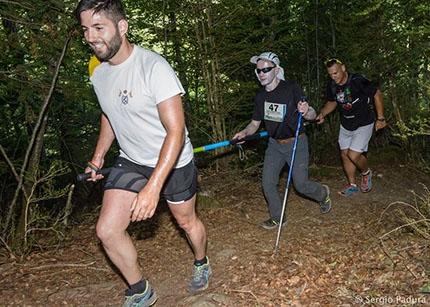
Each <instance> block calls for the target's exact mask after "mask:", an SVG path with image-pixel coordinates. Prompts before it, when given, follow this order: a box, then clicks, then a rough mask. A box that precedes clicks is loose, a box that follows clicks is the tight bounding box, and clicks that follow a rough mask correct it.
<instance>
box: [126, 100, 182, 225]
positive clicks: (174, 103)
mask: <svg viewBox="0 0 430 307" xmlns="http://www.w3.org/2000/svg"><path fill="white" fill-rule="evenodd" d="M157 108H158V113H159V114H160V119H161V122H162V124H163V126H164V128H165V129H166V131H167V135H166V138H165V139H164V143H163V146H162V147H161V151H160V156H159V159H158V162H157V165H156V166H155V169H154V172H153V173H152V175H151V178H150V179H149V181H148V183H147V184H146V186H145V187H144V188H143V189H142V190H141V191H140V192H139V193H138V194H137V196H136V198H135V200H134V201H133V204H132V206H131V211H133V215H132V221H133V222H134V221H140V220H145V219H148V218H151V217H152V216H153V215H154V212H155V209H156V208H157V205H158V201H159V199H160V192H161V189H162V187H163V185H164V182H165V181H166V179H167V177H168V176H169V174H170V171H171V170H172V168H173V166H174V165H175V164H176V161H177V159H178V157H179V153H180V152H181V150H182V147H183V146H184V141H185V120H184V112H183V110H182V100H181V96H180V95H176V96H173V97H171V98H169V99H166V100H164V101H162V102H160V103H159V104H158V105H157Z"/></svg>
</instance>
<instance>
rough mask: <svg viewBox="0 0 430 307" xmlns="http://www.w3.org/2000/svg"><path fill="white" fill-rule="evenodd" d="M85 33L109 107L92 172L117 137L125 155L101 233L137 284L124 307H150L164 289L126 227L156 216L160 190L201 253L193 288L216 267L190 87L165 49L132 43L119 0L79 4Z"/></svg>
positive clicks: (95, 79)
mask: <svg viewBox="0 0 430 307" xmlns="http://www.w3.org/2000/svg"><path fill="white" fill-rule="evenodd" d="M75 15H76V17H77V18H78V20H79V21H80V23H81V26H82V29H83V32H84V37H85V39H86V41H87V42H88V44H89V45H90V46H91V48H92V49H93V50H94V52H95V55H96V57H97V59H98V60H100V61H101V64H99V65H98V66H96V67H95V68H94V69H93V70H92V71H91V72H90V74H91V81H92V83H93V86H94V89H95V92H96V94H97V97H98V100H99V103H100V106H101V108H102V110H103V114H102V118H101V127H100V134H99V138H98V142H97V146H96V149H95V152H94V155H93V157H92V159H91V161H90V162H88V167H87V168H86V172H91V179H90V180H93V181H95V180H98V179H101V178H102V176H101V175H98V174H96V171H97V170H98V169H99V168H101V167H103V164H104V156H105V154H106V152H107V151H108V149H109V147H110V146H111V144H112V142H113V141H114V139H116V140H117V141H118V144H119V146H120V149H121V150H120V156H119V158H118V160H117V162H116V164H115V166H114V167H113V169H112V171H111V173H110V175H109V178H108V179H107V182H106V187H105V193H104V198H103V205H102V209H101V212H100V217H99V220H98V223H97V236H98V237H99V238H100V239H101V241H102V243H103V246H104V248H105V250H106V252H107V254H108V256H109V258H110V259H111V260H112V262H113V263H114V264H115V265H116V266H117V267H118V268H119V270H120V271H121V273H122V274H123V276H124V277H125V279H126V280H127V282H128V284H129V286H130V288H129V289H128V290H127V291H126V302H125V304H124V306H134V305H137V304H138V305H139V306H151V305H153V304H154V303H155V301H156V300H157V295H156V294H155V292H154V290H153V289H152V287H151V285H150V284H149V283H148V281H147V280H146V279H145V278H144V277H143V273H142V269H141V268H140V266H139V264H138V257H137V251H136V249H135V247H134V244H133V243H132V241H131V239H130V236H129V235H128V233H127V232H126V229H127V227H128V225H129V224H130V222H131V221H132V222H135V221H142V220H146V219H149V218H151V217H152V216H153V215H154V212H155V210H156V208H157V205H158V202H159V198H160V194H163V196H164V197H165V198H166V200H167V202H168V206H169V208H170V210H171V212H172V214H173V216H174V217H175V218H176V220H177V222H178V225H179V226H180V227H181V228H182V229H183V230H184V231H185V232H186V234H187V237H188V239H189V241H190V243H191V245H192V247H193V251H194V257H195V261H194V276H193V279H192V281H191V283H190V284H189V286H188V290H189V291H201V290H204V289H206V288H207V286H208V278H209V275H210V273H211V269H210V266H209V261H208V259H207V257H206V232H205V227H204V225H203V223H202V222H201V220H200V219H199V218H198V217H197V215H196V212H195V200H196V185H197V169H196V167H195V165H194V159H193V148H192V145H191V142H190V140H189V138H188V132H187V130H186V127H185V123H184V114H183V110H182V101H181V95H182V94H184V89H183V87H182V85H181V83H180V81H179V80H178V78H177V77H176V75H175V73H174V71H173V69H172V68H171V67H170V65H169V64H168V63H167V62H166V61H165V60H164V59H163V58H162V57H161V56H160V55H158V54H156V53H154V52H151V51H149V50H146V49H143V48H141V47H138V46H135V45H132V44H131V43H130V42H129V41H128V40H127V38H126V33H127V30H128V23H127V21H126V19H125V11H124V8H123V5H122V3H121V1H120V0H81V1H80V3H79V4H78V7H77V9H76V10H75Z"/></svg>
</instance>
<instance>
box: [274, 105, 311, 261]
mask: <svg viewBox="0 0 430 307" xmlns="http://www.w3.org/2000/svg"><path fill="white" fill-rule="evenodd" d="M302 101H306V97H302ZM301 122H302V113H299V122H298V123H297V129H296V138H295V139H294V146H293V154H292V155H291V162H290V170H289V171H288V179H287V188H286V190H285V194H284V203H283V204H282V212H281V219H280V221H279V229H278V236H277V238H276V244H275V250H274V251H273V254H276V251H277V250H278V244H279V238H280V237H281V228H282V221H283V219H284V212H285V205H286V203H287V196H288V187H289V186H290V180H291V173H292V172H293V164H294V157H295V156H296V148H297V140H298V139H299V130H300V124H301Z"/></svg>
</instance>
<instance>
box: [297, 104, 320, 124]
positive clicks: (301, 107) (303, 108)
mask: <svg viewBox="0 0 430 307" xmlns="http://www.w3.org/2000/svg"><path fill="white" fill-rule="evenodd" d="M297 111H299V112H300V113H302V114H303V118H304V119H306V120H314V119H315V117H316V116H317V113H316V112H315V109H314V108H312V107H311V106H310V105H309V103H308V102H307V101H299V102H298V104H297Z"/></svg>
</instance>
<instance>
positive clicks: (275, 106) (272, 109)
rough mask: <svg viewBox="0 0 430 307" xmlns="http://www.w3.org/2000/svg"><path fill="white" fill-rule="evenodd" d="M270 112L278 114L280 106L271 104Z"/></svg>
mask: <svg viewBox="0 0 430 307" xmlns="http://www.w3.org/2000/svg"><path fill="white" fill-rule="evenodd" d="M269 110H270V111H272V112H277V111H278V106H277V105H273V104H271V105H270V106H269Z"/></svg>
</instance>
